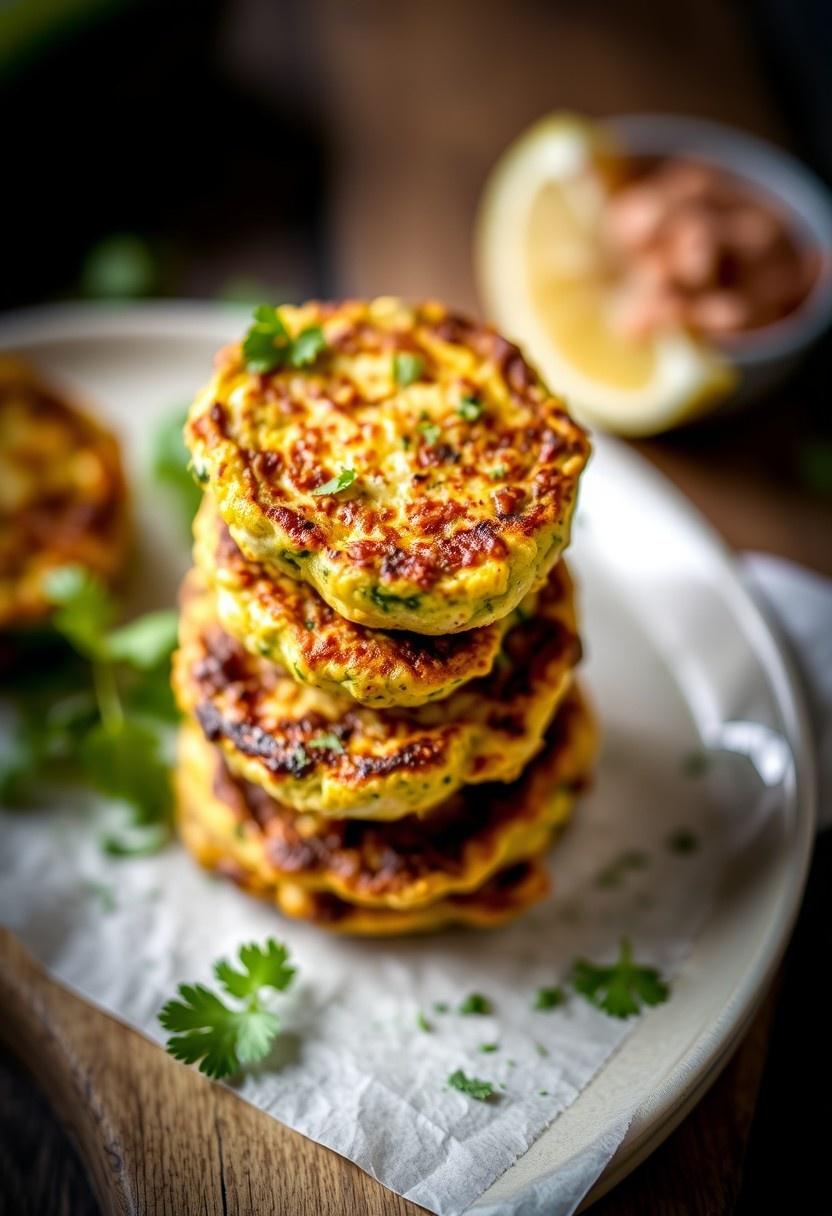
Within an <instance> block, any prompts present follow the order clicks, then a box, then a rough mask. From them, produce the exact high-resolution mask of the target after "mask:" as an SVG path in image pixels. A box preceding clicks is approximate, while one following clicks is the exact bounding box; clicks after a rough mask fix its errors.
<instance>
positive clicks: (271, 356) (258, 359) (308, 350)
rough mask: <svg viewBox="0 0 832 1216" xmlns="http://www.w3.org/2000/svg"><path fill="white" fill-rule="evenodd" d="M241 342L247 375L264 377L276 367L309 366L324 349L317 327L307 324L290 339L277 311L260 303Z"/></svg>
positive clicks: (318, 327) (323, 339) (319, 328)
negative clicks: (248, 373)
mask: <svg viewBox="0 0 832 1216" xmlns="http://www.w3.org/2000/svg"><path fill="white" fill-rule="evenodd" d="M252 315H253V318H254V324H253V325H251V326H250V327H249V329H248V331H247V333H246V336H245V338H244V339H243V359H244V360H245V365H246V367H247V368H248V370H249V371H250V372H256V373H259V374H261V375H262V374H265V373H266V372H272V371H274V370H275V369H276V368H278V367H308V366H309V365H310V364H312V363H314V362H315V360H316V359H317V358H318V356H319V355H320V354H321V353H322V352H323V351H325V350H326V338H325V337H324V332H323V330H322V329H321V327H320V325H310V326H308V327H307V328H306V329H303V330H301V332H300V333H299V334H298V335H297V337H295V338H292V337H291V336H290V334H289V331H288V329H287V328H286V326H285V325H284V323H283V319H282V318H281V316H280V309H279V308H272V306H271V305H270V304H260V305H258V306H257V308H255V310H254V313H253V314H252Z"/></svg>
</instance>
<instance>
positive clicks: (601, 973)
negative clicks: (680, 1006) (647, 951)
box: [572, 938, 670, 1018]
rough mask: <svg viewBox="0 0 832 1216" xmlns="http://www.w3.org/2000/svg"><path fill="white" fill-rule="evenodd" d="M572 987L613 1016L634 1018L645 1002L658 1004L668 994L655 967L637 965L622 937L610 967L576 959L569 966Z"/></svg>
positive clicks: (668, 991) (630, 948)
mask: <svg viewBox="0 0 832 1216" xmlns="http://www.w3.org/2000/svg"><path fill="white" fill-rule="evenodd" d="M572 986H573V988H574V989H575V991H576V992H578V993H580V995H581V996H583V997H585V998H586V1000H588V1001H589V1002H590V1004H592V1005H595V1007H596V1008H597V1009H601V1010H603V1012H604V1013H607V1014H609V1015H610V1017H613V1018H629V1017H633V1016H634V1015H635V1014H637V1013H640V1012H641V1010H642V1007H643V1006H644V1005H661V1004H662V1003H663V1002H664V1001H666V1000H667V998H668V997H669V995H670V989H669V988H668V986H667V984H666V983H665V982H664V980H663V979H662V978H661V976H660V975H659V973H658V971H656V970H655V968H653V967H643V966H640V965H639V964H638V963H636V962H635V961H634V960H633V950H632V946H631V944H630V942H629V941H628V940H627V939H626V938H622V939H621V945H620V948H619V955H618V959H617V961H616V962H615V963H614V964H613V965H612V966H611V967H601V966H598V964H596V963H592V962H590V961H589V960H588V959H584V958H581V959H577V960H576V962H575V964H574V966H573V969H572Z"/></svg>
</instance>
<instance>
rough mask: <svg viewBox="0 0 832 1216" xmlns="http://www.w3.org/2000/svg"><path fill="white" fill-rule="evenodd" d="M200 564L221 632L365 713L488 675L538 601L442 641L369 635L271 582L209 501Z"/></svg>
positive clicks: (288, 582) (284, 579)
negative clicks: (507, 638)
mask: <svg viewBox="0 0 832 1216" xmlns="http://www.w3.org/2000/svg"><path fill="white" fill-rule="evenodd" d="M194 537H195V542H196V543H195V545H194V559H195V561H196V564H197V566H198V567H199V569H200V571H201V572H202V574H203V576H204V577H205V579H206V581H207V582H208V583H209V584H210V585H211V586H212V588H213V590H214V593H215V596H216V608H217V618H218V620H219V622H220V624H221V625H222V626H223V628H224V629H225V630H226V631H227V632H228V633H230V634H231V635H232V637H235V638H236V639H237V641H239V642H242V644H243V645H244V646H245V647H246V649H247V650H250V651H251V652H252V654H260V655H262V656H263V657H264V658H267V659H270V660H271V661H272V662H275V663H279V664H280V665H281V666H282V667H284V668H285V669H286V670H287V671H288V672H291V673H292V675H294V677H295V678H296V679H297V680H300V681H301V683H303V684H311V685H312V686H313V687H315V688H321V689H323V690H324V691H325V692H330V693H335V694H336V695H338V694H341V695H343V694H344V693H346V694H347V695H348V696H350V697H352V698H353V699H354V700H356V701H360V702H361V704H362V705H374V706H378V707H380V708H383V707H385V706H392V705H401V706H413V705H424V704H426V703H427V702H428V701H437V700H441V699H442V698H443V697H446V696H448V695H449V694H450V693H451V692H453V690H454V689H455V688H458V687H459V686H460V685H461V684H465V683H466V682H467V681H468V680H473V679H475V678H477V677H478V676H484V675H487V674H488V672H489V671H490V670H491V668H492V666H493V664H494V661H495V659H496V658H497V655H498V654H499V652H500V644H501V642H502V638H503V635H504V634H505V632H506V630H508V629H509V628H510V627H511V626H512V625H513V624H516V620H517V614H518V613H523V612H525V613H527V614H528V613H531V612H533V611H534V606H535V603H536V596H535V594H534V593H532V594H531V595H528V596H526V599H525V600H524V601H523V603H522V605H521V606H520V608H519V609H517V610H516V611H515V612H514V613H511V614H510V615H509V616H507V617H503V619H502V620H501V621H495V622H493V623H492V624H491V625H483V626H482V627H481V628H479V629H469V630H468V631H467V632H465V633H450V634H445V635H444V636H443V637H436V636H430V635H428V634H419V633H408V632H406V631H402V630H398V631H390V632H388V631H385V630H381V629H368V628H367V627H366V626H364V625H356V624H354V623H353V622H352V621H347V620H345V619H344V618H343V617H341V616H339V615H338V613H337V612H335V611H334V610H333V609H332V608H330V606H329V604H327V602H326V600H324V599H323V598H322V597H321V596H320V595H318V593H317V592H316V591H315V590H314V588H312V587H311V586H310V585H309V584H308V583H303V582H296V581H295V580H294V579H291V578H289V577H288V576H287V575H285V574H278V573H272V574H269V573H268V572H267V571H266V570H265V568H264V567H263V566H262V565H260V564H259V563H258V562H252V561H249V560H248V559H247V558H245V557H244V556H243V554H242V553H241V552H240V549H239V548H238V546H237V544H236V542H235V541H234V539H233V537H232V536H231V533H230V532H229V531H228V528H227V526H226V524H225V523H224V522H223V520H222V519H221V518H220V516H219V514H218V513H217V511H216V509H215V508H214V506H213V504H212V502H211V500H210V498H209V496H208V495H206V496H205V498H204V499H203V503H202V506H201V507H200V510H199V512H198V514H197V518H196V521H195V523H194Z"/></svg>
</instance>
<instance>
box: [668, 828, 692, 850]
mask: <svg viewBox="0 0 832 1216" xmlns="http://www.w3.org/2000/svg"><path fill="white" fill-rule="evenodd" d="M667 847H668V848H669V849H670V851H671V853H678V854H679V855H680V856H685V855H687V854H689V853H695V852H696V850H697V849H698V848H699V837H698V836H697V835H696V834H695V833H694V832H691V831H690V829H689V828H678V829H677V830H676V831H675V832H671V834H670V835H669V836H668V838H667Z"/></svg>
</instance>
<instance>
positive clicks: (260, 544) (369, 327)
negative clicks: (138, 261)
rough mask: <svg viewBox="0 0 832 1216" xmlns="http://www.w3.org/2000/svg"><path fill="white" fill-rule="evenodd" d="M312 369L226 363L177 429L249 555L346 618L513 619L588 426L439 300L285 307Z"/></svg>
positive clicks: (392, 623) (567, 495) (420, 629)
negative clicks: (319, 345) (319, 335)
mask: <svg viewBox="0 0 832 1216" xmlns="http://www.w3.org/2000/svg"><path fill="white" fill-rule="evenodd" d="M280 318H281V320H282V322H283V324H284V325H285V327H286V329H287V331H288V333H289V334H290V336H291V337H292V338H295V337H297V335H298V334H300V333H301V332H302V331H304V330H307V329H309V328H310V327H317V326H319V327H320V328H321V330H322V331H323V337H324V340H325V343H326V346H325V349H324V350H323V351H322V353H320V354H319V355H318V356H317V357H316V358H315V360H314V362H313V363H312V365H311V366H309V367H304V368H297V367H287V366H284V367H281V368H278V369H277V370H274V371H271V372H268V373H259V372H252V371H249V370H248V369H247V367H246V364H245V361H244V357H243V351H242V348H241V346H239V345H234V346H231V347H228V348H226V350H224V351H222V352H221V353H220V356H219V357H218V360H217V366H216V371H215V375H214V377H213V379H212V380H211V382H210V383H209V384H208V385H207V386H206V388H205V389H204V390H203V391H202V392H201V393H200V394H199V395H198V397H197V399H196V401H195V402H194V404H193V406H192V408H191V412H190V417H189V421H188V423H187V425H186V428H185V437H186V442H187V444H188V446H189V448H190V450H191V453H192V457H193V468H194V472H195V475H196V477H197V479H198V480H199V481H201V482H202V483H203V484H206V485H207V486H208V488H209V489H210V491H211V493H212V495H213V497H214V499H215V501H216V503H217V506H218V508H219V511H220V514H221V515H222V517H223V519H224V520H225V522H226V523H227V525H228V527H229V528H230V530H231V533H232V535H233V537H234V539H235V540H236V542H237V543H238V545H239V546H240V548H241V549H242V551H243V552H244V553H245V555H246V556H247V557H249V558H251V559H252V560H255V561H259V562H262V563H263V564H264V565H266V566H267V567H268V568H270V569H272V570H277V571H282V572H283V573H285V574H287V575H289V577H291V578H295V579H302V580H304V581H306V582H308V583H310V584H311V585H312V586H313V587H314V588H315V589H316V590H317V591H318V592H319V593H320V594H321V595H322V596H323V598H324V599H325V600H326V602H327V603H328V604H329V605H330V606H331V607H332V608H333V609H334V610H335V611H336V612H338V613H339V614H340V615H341V616H344V617H346V618H347V619H348V620H351V621H354V622H356V623H357V624H363V625H368V626H371V627H374V628H379V629H407V630H411V631H413V632H416V633H427V634H445V633H455V632H457V631H460V630H466V629H472V628H474V627H476V626H481V625H487V624H489V623H490V622H492V621H495V620H499V619H500V618H501V617H504V616H506V615H507V614H508V613H510V612H511V611H512V610H513V609H514V608H516V607H517V605H518V604H519V603H520V602H521V600H523V598H524V597H525V596H526V595H527V594H528V593H529V592H530V591H531V590H533V589H534V588H535V587H537V586H539V585H540V584H541V582H542V581H543V580H544V579H545V577H546V575H547V573H548V571H549V570H550V569H551V567H552V565H553V564H554V563H555V561H556V560H557V558H558V555H559V554H560V552H561V550H562V549H563V548H564V547H565V545H566V544H567V543H568V540H569V527H570V519H571V515H572V510H573V506H574V501H575V494H576V489H577V482H578V477H579V475H580V473H581V470H582V469H583V467H584V465H585V463H586V460H587V457H588V454H589V444H588V440H587V438H586V435H585V434H584V432H583V431H582V430H581V429H580V427H579V426H578V425H577V424H576V423H574V422H573V421H572V419H571V418H570V417H569V415H568V414H567V413H566V410H565V407H564V405H563V403H562V402H561V401H559V400H558V399H557V398H556V397H553V396H552V395H551V394H550V393H549V391H548V389H547V388H546V387H545V386H544V385H543V384H542V382H541V381H540V379H539V377H538V375H537V373H536V372H535V371H534V370H533V369H532V368H531V367H530V366H529V365H528V364H527V363H526V361H525V359H524V358H523V356H522V354H521V353H520V351H519V350H518V348H517V347H516V346H514V345H512V344H511V343H510V342H508V341H506V339H505V338H502V337H501V336H500V335H499V334H498V333H496V332H495V331H494V330H493V329H491V328H489V327H487V326H483V325H478V324H475V323H474V322H472V321H468V320H465V319H463V318H461V317H458V316H455V315H453V314H451V313H449V312H448V311H447V309H446V308H445V307H444V306H442V305H441V304H438V303H433V302H428V303H425V304H422V305H419V306H417V307H414V308H410V307H408V306H406V305H405V304H404V303H402V302H401V301H399V300H394V299H390V298H381V299H378V300H374V301H371V302H369V303H367V302H363V301H355V300H353V301H346V302H344V303H339V304H333V303H316V302H312V303H309V304H305V305H304V306H303V307H301V308H292V307H288V306H287V307H285V308H282V309H281V310H280Z"/></svg>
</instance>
